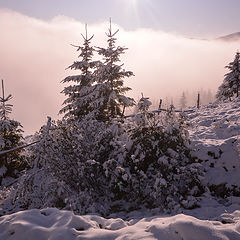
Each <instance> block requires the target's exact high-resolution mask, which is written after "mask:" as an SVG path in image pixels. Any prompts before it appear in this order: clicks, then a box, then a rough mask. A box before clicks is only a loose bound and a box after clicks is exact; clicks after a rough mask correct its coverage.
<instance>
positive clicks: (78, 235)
mask: <svg viewBox="0 0 240 240" xmlns="http://www.w3.org/2000/svg"><path fill="white" fill-rule="evenodd" d="M219 220H220V221H208V220H199V219H197V218H195V217H191V216H188V215H184V214H179V215H176V216H172V217H149V218H143V219H141V220H139V219H132V220H130V221H123V220H122V219H119V218H117V219H104V218H102V217H99V216H96V215H85V216H78V215H75V214H73V213H72V212H70V211H61V210H58V209H55V208H48V209H43V210H36V209H34V210H27V211H22V212H18V213H14V214H11V215H6V216H3V217H1V218H0V239H5V240H8V239H9V240H10V239H11V240H28V239H29V240H30V239H31V240H32V239H34V240H44V239H49V240H57V239H61V240H72V239H95V240H97V239H101V240H104V239H108V240H110V239H118V240H120V239H125V240H127V239H148V240H151V239H161V240H182V239H184V240H203V239H204V240H227V239H231V240H235V239H236V240H238V239H240V211H235V212H234V213H232V214H227V213H225V214H223V215H222V216H221V217H220V219H219Z"/></svg>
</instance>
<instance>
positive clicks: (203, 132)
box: [0, 99, 240, 240]
mask: <svg viewBox="0 0 240 240" xmlns="http://www.w3.org/2000/svg"><path fill="white" fill-rule="evenodd" d="M188 117H189V122H190V124H191V126H190V129H189V133H190V139H191V141H192V144H193V146H194V149H195V151H194V152H193V154H194V155H195V156H196V157H197V158H198V159H200V161H201V164H202V167H203V169H204V172H205V176H204V177H203V179H202V180H203V182H204V184H205V186H207V187H208V189H209V191H207V192H205V193H204V194H203V196H201V201H200V202H199V205H200V207H199V208H195V209H193V210H183V209H182V210H180V211H179V214H177V215H175V216H171V215H161V212H160V209H157V208H156V209H152V210H142V211H134V212H130V213H125V212H121V213H119V214H112V215H110V216H109V218H108V219H106V218H103V217H100V216H97V215H94V214H92V215H84V216H79V215H75V214H73V213H72V212H71V211H60V210H58V209H55V208H47V209H42V210H26V211H22V212H17V213H13V214H11V215H5V216H2V217H0V239H6V240H8V239H9V240H10V239H11V240H21V239H24V240H28V239H36V240H42V239H51V240H56V239H63V240H68V239H69V240H70V239H103V240H104V239H125V240H126V239H161V240H162V239H163V240H203V239H204V240H239V239H240V211H239V210H240V197H239V196H240V174H239V169H240V99H239V100H234V101H232V102H224V103H212V104H209V105H207V106H202V107H201V108H200V109H190V113H189V114H188ZM210 191H211V192H210Z"/></svg>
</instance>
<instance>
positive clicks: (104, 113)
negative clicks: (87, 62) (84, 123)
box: [96, 19, 134, 120]
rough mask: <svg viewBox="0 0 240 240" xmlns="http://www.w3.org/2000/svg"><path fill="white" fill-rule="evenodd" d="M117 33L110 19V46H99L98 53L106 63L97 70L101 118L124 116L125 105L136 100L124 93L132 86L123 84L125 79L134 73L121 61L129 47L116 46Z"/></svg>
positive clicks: (129, 104)
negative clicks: (125, 68) (125, 67)
mask: <svg viewBox="0 0 240 240" xmlns="http://www.w3.org/2000/svg"><path fill="white" fill-rule="evenodd" d="M117 33H118V30H117V31H115V32H112V24H111V19H110V28H109V29H108V33H106V35H107V37H108V46H107V48H102V47H99V48H98V54H99V55H100V56H103V58H104V63H101V64H100V65H99V68H98V70H97V77H98V84H97V88H98V89H99V98H98V100H97V103H96V104H97V105H98V106H99V116H98V119H99V120H101V119H109V118H113V117H119V116H122V115H123V114H124V110H125V107H129V106H133V105H134V100H133V99H132V98H129V97H126V96H125V95H124V94H125V93H126V92H127V91H129V90H131V88H129V87H125V86H124V85H123V84H124V83H123V79H124V78H125V77H130V76H133V75H134V74H133V72H131V71H125V70H124V69H122V66H123V64H121V63H119V62H120V55H121V54H124V52H125V50H126V49H127V48H125V47H120V46H116V40H117V39H116V38H115V36H116V34H117Z"/></svg>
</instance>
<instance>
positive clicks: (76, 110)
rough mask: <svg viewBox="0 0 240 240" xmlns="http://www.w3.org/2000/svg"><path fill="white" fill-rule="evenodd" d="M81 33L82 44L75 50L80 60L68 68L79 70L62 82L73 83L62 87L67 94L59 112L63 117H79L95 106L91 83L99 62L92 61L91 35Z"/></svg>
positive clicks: (92, 109) (93, 88)
mask: <svg viewBox="0 0 240 240" xmlns="http://www.w3.org/2000/svg"><path fill="white" fill-rule="evenodd" d="M85 28H86V35H85V36H84V35H82V37H83V40H84V43H83V46H75V45H73V46H74V47H77V51H79V52H80V54H79V57H80V58H81V59H80V61H75V62H74V63H73V64H72V65H70V66H69V67H68V68H70V69H74V70H79V71H80V74H79V75H73V76H68V77H66V78H65V79H64V80H63V81H62V82H63V83H69V82H72V83H73V85H70V86H67V87H65V88H64V90H63V91H62V93H64V94H65V95H66V96H67V99H66V100H65V101H64V102H63V105H65V106H64V107H63V108H62V109H61V110H60V113H64V114H65V115H64V117H65V118H74V119H81V118H83V117H85V116H86V115H88V114H89V113H92V112H93V111H94V109H95V108H96V106H94V104H93V102H94V99H95V97H96V92H95V87H93V84H94V83H95V82H96V75H95V69H96V68H97V66H98V64H99V62H98V61H93V60H92V58H93V55H94V48H93V47H91V46H90V44H91V40H92V39H93V36H94V35H93V36H91V37H90V38H89V37H88V34H87V25H86V26H85Z"/></svg>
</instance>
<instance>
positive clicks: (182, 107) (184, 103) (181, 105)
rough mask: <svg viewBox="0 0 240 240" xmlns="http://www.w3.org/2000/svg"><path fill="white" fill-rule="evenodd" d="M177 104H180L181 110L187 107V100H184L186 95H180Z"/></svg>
mask: <svg viewBox="0 0 240 240" xmlns="http://www.w3.org/2000/svg"><path fill="white" fill-rule="evenodd" d="M179 104H180V108H181V109H184V108H186V106H187V99H186V95H185V93H184V92H183V93H182V96H181V97H180V101H179Z"/></svg>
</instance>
